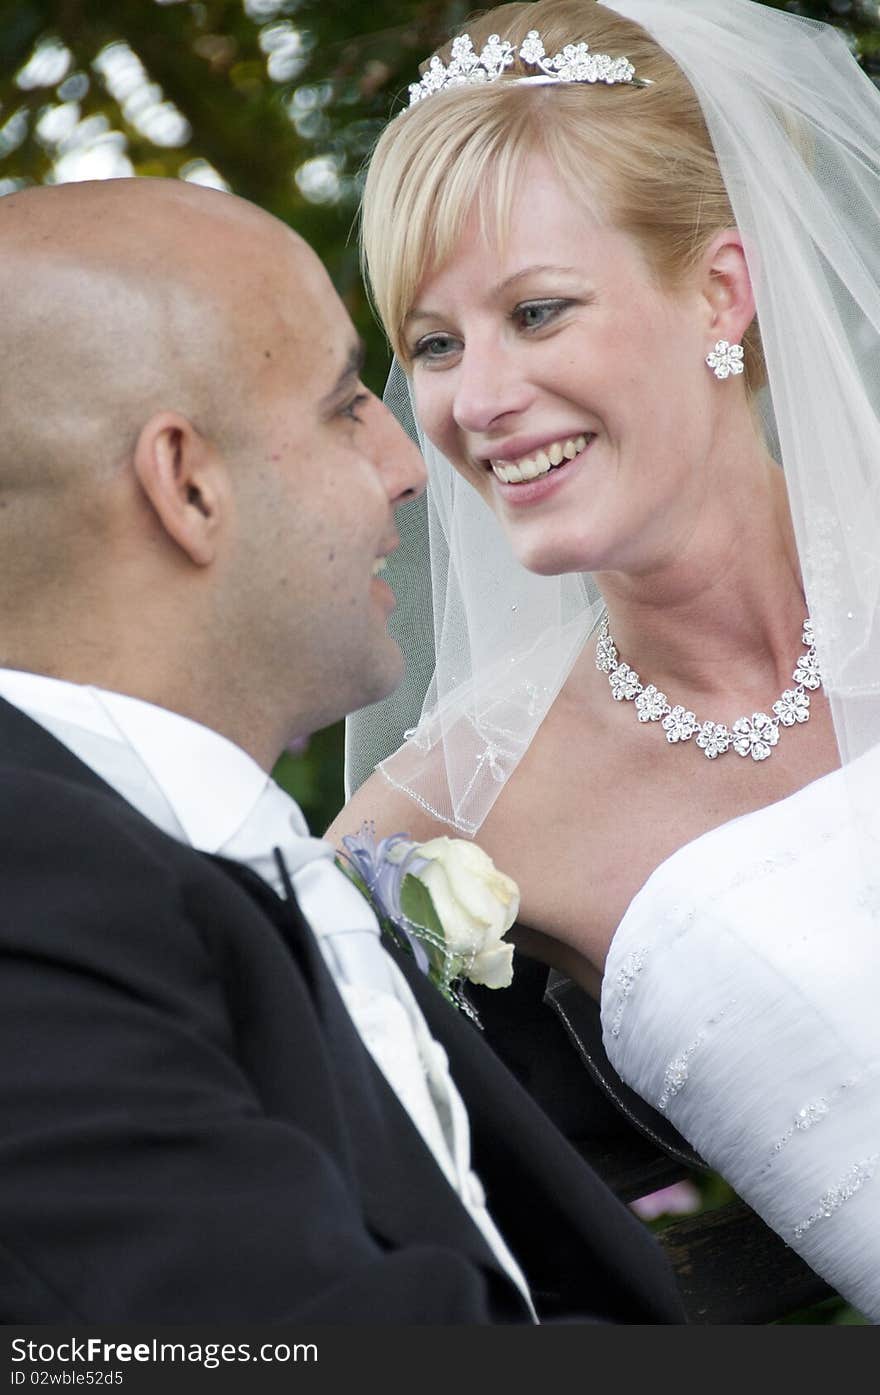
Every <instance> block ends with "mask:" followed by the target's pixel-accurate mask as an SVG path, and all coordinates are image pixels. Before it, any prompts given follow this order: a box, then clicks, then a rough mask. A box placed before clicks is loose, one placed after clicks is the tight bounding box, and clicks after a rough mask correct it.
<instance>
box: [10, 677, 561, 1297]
mask: <svg viewBox="0 0 880 1395" xmlns="http://www.w3.org/2000/svg"><path fill="white" fill-rule="evenodd" d="M0 696H2V697H4V698H5V699H6V700H7V701H8V702H10V703H12V704H13V705H14V706H16V707H18V708H19V709H20V710H21V711H23V712H25V713H26V714H27V716H29V717H31V718H32V719H33V720H34V721H36V722H38V723H39V724H40V725H41V726H42V727H44V728H45V729H46V730H47V731H49V732H51V734H52V735H53V736H55V737H56V738H57V739H58V740H59V741H61V742H62V743H63V744H64V745H65V746H67V748H68V749H69V750H70V751H72V752H73V753H74V755H76V756H78V757H79V758H80V759H81V760H82V761H83V762H84V763H85V764H86V765H88V766H89V767H90V768H91V769H92V770H94V771H95V772H96V774H98V775H100V776H101V778H102V779H103V780H105V781H106V782H107V783H108V784H109V785H111V786H112V787H113V788H114V789H116V790H117V791H118V792H119V793H120V794H121V795H122V796H123V797H124V798H125V799H126V800H127V801H128V802H129V803H130V804H132V805H133V806H134V807H135V808H136V809H138V810H139V811H140V813H142V814H143V815H144V816H145V817H146V818H148V819H149V820H150V821H151V822H152V823H154V824H156V825H157V826H158V827H159V828H161V829H162V830H163V831H164V832H165V833H168V834H170V836H171V837H173V838H176V839H178V840H179V841H180V842H183V843H187V844H189V845H190V846H192V847H194V848H197V849H199V851H201V852H207V853H216V854H220V855H221V856H224V857H228V858H230V859H233V860H236V861H240V862H243V863H245V864H247V865H248V866H250V867H251V868H252V869H253V870H254V871H256V872H257V873H258V874H259V875H260V876H262V877H263V879H264V880H266V881H267V882H269V884H270V885H271V886H272V887H273V889H274V890H275V891H276V892H277V893H278V894H279V895H281V896H282V897H283V896H284V889H283V886H282V885H281V881H280V875H279V873H278V869H277V867H276V864H275V862H274V858H273V856H272V848H273V847H274V846H276V845H278V846H280V847H282V848H283V849H284V855H285V860H286V862H287V864H288V867H289V870H290V874H291V880H292V883H293V886H294V890H295V892H296V896H297V901H298V902H299V904H300V907H301V909H302V911H303V914H304V915H305V917H306V919H307V921H308V922H309V924H310V926H311V927H312V929H313V931H314V933H315V935H316V938H317V940H318V943H319V945H320V947H321V951H322V954H323V956H324V959H325V962H326V963H327V965H328V968H329V970H330V972H331V974H332V975H333V978H334V980H335V982H336V986H337V988H338V989H339V992H340V994H341V996H342V999H343V1001H344V1003H345V1005H346V1008H347V1009H348V1012H349V1014H350V1016H351V1018H352V1021H353V1022H354V1025H355V1027H356V1028H357V1030H358V1033H359V1034H360V1036H361V1039H362V1040H363V1042H364V1045H365V1046H366V1048H367V1050H368V1051H369V1052H370V1054H371V1055H372V1056H373V1059H374V1060H375V1062H376V1064H377V1065H378V1066H379V1068H380V1070H381V1071H382V1072H383V1074H384V1075H385V1077H386V1079H387V1080H388V1082H389V1084H390V1085H391V1087H392V1089H393V1090H394V1091H395V1093H396V1095H397V1096H398V1098H399V1100H400V1102H401V1104H402V1105H403V1106H404V1108H405V1109H406V1110H407V1112H408V1113H409V1115H410V1117H411V1119H412V1120H413V1123H414V1124H415V1126H416V1128H417V1129H418V1130H419V1132H420V1133H421V1135H422V1137H423V1139H424V1140H425V1143H426V1144H427V1146H428V1148H429V1149H430V1150H431V1152H432V1154H433V1156H434V1158H435V1160H436V1162H437V1164H438V1166H439V1167H440V1169H441V1171H442V1172H443V1174H444V1176H445V1177H446V1179H447V1181H448V1182H449V1184H450V1185H451V1186H452V1187H453V1188H454V1189H455V1191H456V1192H457V1193H458V1195H459V1197H460V1199H461V1201H462V1203H463V1205H464V1206H465V1207H466V1209H467V1210H468V1212H469V1214H470V1215H471V1217H472V1219H473V1220H474V1222H475V1224H476V1225H477V1226H478V1227H479V1229H480V1231H481V1232H482V1234H483V1236H484V1238H485V1239H486V1241H487V1243H488V1244H489V1246H490V1248H491V1249H492V1250H493V1251H494V1253H495V1255H496V1257H497V1258H498V1260H499V1262H500V1264H501V1265H502V1267H503V1268H504V1269H505V1270H506V1272H507V1273H508V1274H509V1275H510V1277H511V1278H512V1279H513V1281H514V1282H515V1283H516V1285H517V1287H518V1288H519V1289H520V1290H521V1292H522V1293H523V1295H524V1297H525V1298H526V1301H527V1303H528V1304H529V1307H530V1309H531V1311H532V1315H533V1317H534V1309H533V1308H532V1304H531V1299H530V1296H529V1293H528V1286H527V1284H526V1281H525V1278H524V1276H523V1274H522V1271H521V1270H520V1268H519V1266H518V1264H517V1263H516V1260H515V1259H514V1258H513V1256H512V1254H511V1253H510V1250H509V1249H508V1247H507V1245H506V1244H505V1242H504V1239H503V1237H502V1236H501V1234H500V1232H499V1231H498V1229H497V1227H496V1226H495V1224H494V1222H493V1221H492V1218H491V1216H490V1215H489V1212H488V1210H487V1208H486V1202H485V1195H484V1192H483V1188H482V1186H481V1184H480V1181H479V1178H478V1177H477V1176H476V1174H475V1173H474V1172H473V1171H472V1169H471V1166H470V1128H469V1122H468V1117H467V1110H466V1108H465V1105H464V1102H463V1100H462V1099H461V1096H460V1094H459V1092H458V1090H457V1089H456V1087H455V1085H454V1083H453V1081H452V1078H451V1076H450V1073H449V1066H448V1061H447V1057H446V1052H445V1051H444V1049H443V1047H442V1046H441V1045H440V1043H439V1042H437V1041H436V1040H435V1039H434V1038H433V1037H432V1036H431V1033H430V1030H429V1028H428V1025H427V1023H426V1022H425V1019H424V1016H423V1014H422V1012H421V1010H420V1008H419V1006H418V1004H417V1002H416V1000H415V998H414V997H413V994H412V992H411V990H410V988H409V985H408V984H407V982H406V979H405V978H404V977H403V975H402V974H401V973H400V970H399V969H398V967H397V965H396V964H395V963H394V961H393V960H392V959H391V957H390V956H389V955H388V954H387V953H386V951H385V950H384V949H383V947H382V945H381V943H380V941H379V933H380V932H379V925H378V922H377V920H376V917H375V915H374V913H373V910H372V908H371V907H370V906H369V904H368V903H367V902H366V901H365V899H364V898H363V897H362V896H361V895H360V893H359V892H358V891H357V889H356V888H355V887H354V885H353V884H352V883H351V882H350V880H349V879H348V878H347V877H346V876H345V875H344V873H343V872H342V871H340V869H339V868H338V867H337V866H336V865H335V850H334V849H333V847H332V845H331V844H329V843H326V842H324V841H323V840H319V839H315V838H311V837H310V835H309V831H308V827H307V825H306V822H305V819H304V818H303V815H302V812H301V810H300V809H299V806H298V805H297V804H296V803H295V801H294V800H293V799H291V798H290V797H289V796H288V795H287V794H286V793H285V792H284V791H282V790H281V789H280V787H279V786H277V785H276V784H275V783H274V781H273V780H272V779H271V777H270V776H269V775H267V774H266V772H265V771H264V770H262V769H261V768H260V767H259V766H258V765H257V763H256V762H255V761H254V760H252V758H251V757H250V756H249V755H248V754H247V753H246V752H245V751H243V750H241V748H240V747H238V746H236V745H234V744H233V743H232V742H231V741H228V740H227V739H226V738H225V737H223V736H221V735H220V734H219V733H218V732H215V731H212V730H210V728H208V727H204V726H202V725H201V724H200V723H198V722H194V721H191V720H190V719H189V718H187V717H183V716H181V715H180V714H179V713H176V712H170V711H168V710H167V709H166V708H162V707H157V706H155V705H154V704H152V703H148V702H142V701H141V700H140V699H138V698H132V697H128V696H125V695H123V694H121V693H113V692H109V691H107V690H106V689H99V688H94V687H86V686H80V685H77V684H73V683H68V682H65V681H62V680H60V679H54V678H47V677H45V676H44V675H41V674H32V673H24V672H20V671H17V670H12V669H0ZM535 1320H537V1319H535Z"/></svg>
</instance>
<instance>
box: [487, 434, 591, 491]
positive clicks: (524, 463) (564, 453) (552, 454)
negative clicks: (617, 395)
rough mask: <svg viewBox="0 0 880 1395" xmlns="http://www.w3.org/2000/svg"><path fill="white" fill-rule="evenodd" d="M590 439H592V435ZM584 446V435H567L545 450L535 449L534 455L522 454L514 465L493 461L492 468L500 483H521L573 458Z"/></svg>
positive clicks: (585, 438) (585, 443)
mask: <svg viewBox="0 0 880 1395" xmlns="http://www.w3.org/2000/svg"><path fill="white" fill-rule="evenodd" d="M590 439H591V440H592V437H590ZM586 448H587V437H586V436H574V437H569V439H568V440H567V441H554V442H553V444H552V445H550V446H548V447H547V449H546V450H539V451H536V452H535V454H534V455H526V456H523V458H522V459H521V460H518V461H517V463H516V464H515V465H510V464H504V465H502V464H501V463H500V462H495V461H493V462H492V470H493V472H494V474H495V476H496V478H498V479H499V480H501V483H502V484H522V482H523V480H534V479H538V477H539V476H540V475H546V474H547V472H548V470H552V469H553V467H554V466H556V465H561V464H562V462H563V460H574V458H575V456H576V455H580V453H581V451H582V450H586Z"/></svg>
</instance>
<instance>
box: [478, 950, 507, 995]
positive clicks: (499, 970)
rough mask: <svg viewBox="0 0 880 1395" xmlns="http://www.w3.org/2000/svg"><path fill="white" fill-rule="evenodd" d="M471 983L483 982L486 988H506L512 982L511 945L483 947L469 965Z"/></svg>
mask: <svg viewBox="0 0 880 1395" xmlns="http://www.w3.org/2000/svg"><path fill="white" fill-rule="evenodd" d="M468 978H469V979H470V981H471V983H483V984H485V986H486V987H487V988H507V987H509V985H510V984H511V983H512V982H513V945H509V944H499V945H496V946H495V948H494V949H484V950H483V952H482V954H478V955H477V956H476V958H475V959H474V962H473V964H472V965H471V967H470V972H469V973H468Z"/></svg>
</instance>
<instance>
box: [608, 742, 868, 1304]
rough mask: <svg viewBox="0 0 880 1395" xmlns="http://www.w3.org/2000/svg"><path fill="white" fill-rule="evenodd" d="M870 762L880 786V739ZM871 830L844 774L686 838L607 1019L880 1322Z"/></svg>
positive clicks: (692, 1138) (618, 1063)
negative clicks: (858, 816) (857, 822)
mask: <svg viewBox="0 0 880 1395" xmlns="http://www.w3.org/2000/svg"><path fill="white" fill-rule="evenodd" d="M863 760H865V761H868V762H873V763H874V765H875V766H876V782H875V783H874V788H875V789H877V790H880V750H878V751H873V752H871V753H869V755H868V756H867V757H863ZM877 819H878V825H880V814H878V815H877ZM875 832H876V833H877V834H878V835H880V826H878V828H877V829H876V830H875ZM863 833H864V828H861V829H856V828H855V827H854V823H853V814H852V811H851V806H850V803H849V801H848V798H847V790H846V785H845V777H844V776H843V775H842V774H841V772H839V771H838V772H835V773H834V774H832V775H828V776H825V777H824V778H823V779H821V780H817V781H815V782H814V783H813V784H811V785H809V786H807V787H806V788H805V789H803V790H800V791H799V792H798V793H797V794H795V795H792V796H791V797H790V798H788V799H785V800H782V801H781V802H780V803H778V804H774V805H771V806H770V807H768V808H766V809H762V810H759V811H758V812H757V813H754V814H748V815H745V816H744V817H742V818H738V819H735V820H733V821H732V822H731V823H728V824H725V825H723V826H722V827H720V828H717V829H714V830H713V831H711V832H710V833H707V834H705V835H704V836H703V837H701V838H698V839H696V840H695V841H694V842H692V843H689V844H687V845H686V846H685V847H683V848H681V849H680V850H679V851H678V852H676V853H674V854H673V855H672V857H670V858H669V859H668V860H667V861H666V862H664V863H663V864H662V865H661V866H660V867H659V868H658V869H657V870H656V871H655V872H654V873H653V874H652V876H651V877H650V878H649V879H648V881H647V882H646V884H645V885H644V887H643V888H642V889H641V891H640V892H639V893H638V894H637V896H636V897H635V899H634V900H633V902H632V903H631V905H630V907H629V908H628V910H627V912H626V915H625V916H624V918H623V921H622V922H621V924H620V926H619V928H618V930H617V932H616V934H615V937H614V940H613V942H612V945H611V949H610V951H609V955H608V961H607V964H606V971H605V979H604V984H603V991H602V1029H603V1040H604V1043H605V1049H606V1051H607V1053H608V1056H609V1058H610V1060H611V1061H612V1063H613V1065H614V1066H615V1068H616V1069H617V1070H618V1072H619V1073H620V1075H621V1076H622V1077H623V1079H624V1080H625V1081H626V1082H627V1083H628V1084H629V1085H631V1086H632V1088H633V1089H635V1090H637V1091H638V1093H639V1094H640V1095H642V1096H643V1098H645V1099H646V1100H647V1101H648V1102H649V1103H650V1104H653V1105H654V1106H655V1107H656V1108H657V1109H658V1110H660V1112H661V1113H663V1114H664V1115H665V1116H666V1117H667V1118H668V1119H669V1120H670V1122H671V1123H672V1124H673V1125H674V1126H675V1127H676V1128H677V1129H678V1130H679V1131H680V1133H681V1134H683V1135H684V1137H685V1138H686V1139H687V1140H688V1141H689V1142H690V1143H691V1144H692V1146H693V1147H694V1148H696V1150H697V1151H698V1153H699V1154H700V1155H701V1156H702V1157H703V1158H705V1160H706V1161H707V1162H708V1163H709V1165H710V1166H711V1167H712V1168H714V1169H715V1170H716V1171H718V1172H720V1173H721V1174H722V1175H723V1176H724V1177H725V1178H726V1179H727V1180H728V1181H729V1182H730V1184H731V1185H732V1186H733V1187H734V1188H735V1190H736V1191H737V1192H738V1194H739V1195H740V1196H741V1197H742V1198H743V1199H744V1200H745V1201H747V1202H748V1203H749V1205H750V1206H751V1207H752V1208H753V1209H754V1210H755V1211H757V1212H758V1213H759V1214H760V1215H761V1216H763V1218H764V1220H765V1221H767V1223H768V1224H769V1225H771V1226H772V1227H773V1229H774V1230H776V1231H778V1232H779V1234H780V1235H781V1236H782V1238H783V1239H784V1240H785V1241H786V1242H787V1243H788V1244H789V1245H790V1246H791V1247H792V1248H793V1249H795V1250H796V1251H798V1252H799V1253H800V1254H801V1255H802V1256H803V1258H804V1259H805V1260H806V1261H807V1263H808V1264H809V1265H811V1267H812V1268H813V1269H815V1271H816V1272H817V1273H818V1274H820V1275H822V1276H823V1277H824V1278H825V1279H826V1280H827V1281H828V1282H829V1283H830V1284H831V1285H832V1287H834V1288H835V1289H836V1290H837V1291H838V1292H839V1293H841V1294H842V1295H843V1296H844V1297H845V1298H847V1299H848V1301H849V1302H850V1303H852V1304H853V1305H854V1306H855V1307H856V1308H857V1309H858V1310H859V1311H860V1312H862V1313H863V1314H864V1315H865V1317H867V1318H868V1319H869V1320H871V1321H873V1322H880V867H878V868H877V869H875V871H872V869H871V868H870V867H869V866H866V862H865V857H864V851H865V847H866V846H867V840H866V839H865V838H864V837H863V836H861V835H862V834H863ZM872 878H873V880H872Z"/></svg>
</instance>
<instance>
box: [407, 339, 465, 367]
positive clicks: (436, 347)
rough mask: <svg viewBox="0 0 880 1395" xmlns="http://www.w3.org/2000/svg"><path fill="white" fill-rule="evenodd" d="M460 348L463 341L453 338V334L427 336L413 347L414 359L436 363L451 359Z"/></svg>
mask: <svg viewBox="0 0 880 1395" xmlns="http://www.w3.org/2000/svg"><path fill="white" fill-rule="evenodd" d="M460 348H461V340H460V339H455V338H453V336H452V335H451V334H426V335H425V337H424V338H423V339H420V340H419V341H418V343H417V344H415V345H414V346H413V349H412V357H413V358H414V359H417V358H421V359H426V360H429V361H430V360H433V361H435V362H436V361H437V360H441V359H445V358H450V357H451V356H452V355H453V354H455V353H457V352H458V350H459V349H460Z"/></svg>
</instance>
